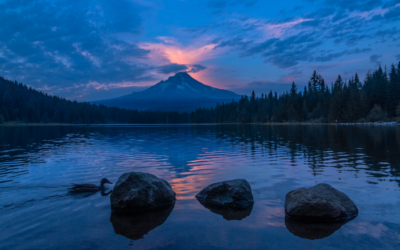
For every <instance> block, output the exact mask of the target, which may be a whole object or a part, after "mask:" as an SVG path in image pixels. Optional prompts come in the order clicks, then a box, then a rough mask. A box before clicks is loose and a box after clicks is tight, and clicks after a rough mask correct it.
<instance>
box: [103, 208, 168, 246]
mask: <svg viewBox="0 0 400 250" xmlns="http://www.w3.org/2000/svg"><path fill="white" fill-rule="evenodd" d="M174 205H175V204H172V205H169V207H167V208H162V209H158V210H154V211H149V212H142V213H136V214H126V213H119V212H112V213H111V217H110V222H111V224H112V225H113V228H114V232H115V233H116V234H119V235H122V236H125V237H126V238H128V239H131V240H138V239H141V238H143V236H144V235H146V234H147V233H149V232H150V231H151V230H153V229H154V228H156V227H158V226H161V225H162V224H163V223H164V222H165V221H166V220H167V218H168V216H169V215H170V214H171V212H172V210H173V209H174Z"/></svg>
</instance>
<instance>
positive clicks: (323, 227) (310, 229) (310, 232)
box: [285, 216, 348, 240]
mask: <svg viewBox="0 0 400 250" xmlns="http://www.w3.org/2000/svg"><path fill="white" fill-rule="evenodd" d="M347 222H348V221H347V220H341V221H336V222H327V223H326V222H325V223H321V222H302V221H298V220H294V219H292V218H290V217H287V216H286V217H285V224H286V228H287V229H288V230H289V232H291V233H292V234H293V235H296V236H297V237H300V238H304V239H309V240H318V239H323V238H326V237H328V236H330V235H332V234H333V233H334V232H336V231H337V230H339V229H340V228H341V227H342V226H343V225H344V224H346V223H347Z"/></svg>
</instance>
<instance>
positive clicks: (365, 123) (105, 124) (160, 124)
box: [0, 122, 400, 127]
mask: <svg viewBox="0 0 400 250" xmlns="http://www.w3.org/2000/svg"><path fill="white" fill-rule="evenodd" d="M177 125H179V126H193V125H204V126H210V125H342V126H343V125H345V126H346V125H351V126H354V125H356V126H398V125H400V123H398V122H343V123H339V122H338V123H322V122H267V123H143V124H142V123H104V124H83V123H81V124H76V123H23V122H6V123H3V124H0V126H3V127H15V126H20V127H23V126H88V127H102V126H177Z"/></svg>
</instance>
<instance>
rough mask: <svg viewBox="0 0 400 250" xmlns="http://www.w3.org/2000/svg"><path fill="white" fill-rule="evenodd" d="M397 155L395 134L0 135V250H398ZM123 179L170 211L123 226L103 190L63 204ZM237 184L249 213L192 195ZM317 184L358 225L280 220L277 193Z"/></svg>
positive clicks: (165, 129)
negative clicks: (249, 195) (156, 196)
mask: <svg viewBox="0 0 400 250" xmlns="http://www.w3.org/2000/svg"><path fill="white" fill-rule="evenodd" d="M399 153H400V129H399V128H398V126H332V125H218V126H184V125H181V126H16V127H11V126H0V193H1V194H0V221H2V223H1V225H0V230H1V232H2V234H0V249H55V248H62V249H115V248H119V249H125V248H131V247H132V246H130V245H129V244H131V245H133V247H134V248H135V249H260V248H265V246H269V247H271V248H275V249H288V248H289V249H290V248H297V249H298V248H304V249H322V248H323V249H343V248H352V249H366V248H367V249H372V248H381V249H396V248H397V246H398V245H399V244H400V238H399V237H398V232H400V212H399V209H398V208H399V204H400V195H399V192H400V189H399V185H400V154H399ZM130 171H140V172H148V173H152V174H154V175H156V176H158V177H160V178H163V179H166V180H167V181H168V182H169V183H171V186H172V188H173V190H174V191H175V192H176V194H177V199H178V200H177V202H176V204H175V207H174V208H173V210H171V211H169V212H168V213H163V212H161V211H160V214H159V215H156V214H149V215H148V216H139V217H135V216H133V217H129V218H128V219H127V218H122V217H119V216H115V215H113V214H111V210H110V201H109V196H102V195H101V193H100V192H99V193H95V194H93V195H90V196H87V197H85V196H71V195H66V194H67V188H68V187H69V185H70V183H97V182H98V181H99V180H100V179H101V178H102V177H104V176H107V178H108V179H109V180H110V181H111V182H113V183H115V182H116V181H117V179H118V177H119V176H120V175H121V174H122V173H124V172H130ZM237 178H244V179H246V180H248V181H249V183H250V185H251V187H252V190H253V196H254V200H255V204H254V206H253V208H252V210H249V211H242V213H232V212H230V211H225V210H223V211H221V210H220V209H217V208H207V207H204V206H203V205H201V204H200V203H199V202H198V201H197V200H196V199H195V197H194V196H195V195H196V194H197V193H198V192H199V191H200V190H202V189H203V188H204V187H205V186H207V185H209V184H211V183H215V182H219V181H223V180H230V179H237ZM321 182H325V183H328V184H330V185H332V186H333V187H335V188H336V189H338V190H340V191H342V192H344V193H346V194H347V195H348V196H349V197H350V198H351V199H352V200H353V201H354V202H355V203H356V204H357V206H358V208H359V210H360V214H359V216H358V217H357V218H355V219H354V220H352V221H350V222H348V223H346V224H330V225H329V226H327V225H324V226H321V225H313V224H308V225H307V226H305V225H303V224H301V225H300V224H299V223H297V222H289V221H287V219H286V218H285V213H284V202H285V195H286V194H287V193H288V192H289V191H292V190H294V189H296V188H300V187H310V186H313V185H315V184H317V183H321ZM111 189H112V186H111V187H110V190H111ZM110 214H111V218H110ZM221 216H222V218H221ZM121 218H122V219H121ZM110 221H111V223H110ZM137 239H139V240H137ZM310 239H314V240H310Z"/></svg>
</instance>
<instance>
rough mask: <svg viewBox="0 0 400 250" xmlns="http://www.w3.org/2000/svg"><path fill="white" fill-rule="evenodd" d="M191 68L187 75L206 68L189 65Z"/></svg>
mask: <svg viewBox="0 0 400 250" xmlns="http://www.w3.org/2000/svg"><path fill="white" fill-rule="evenodd" d="M190 66H191V67H192V68H191V69H190V70H189V71H188V72H189V73H197V72H199V71H202V70H205V69H206V68H207V67H206V66H203V65H200V64H193V65H190Z"/></svg>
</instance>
